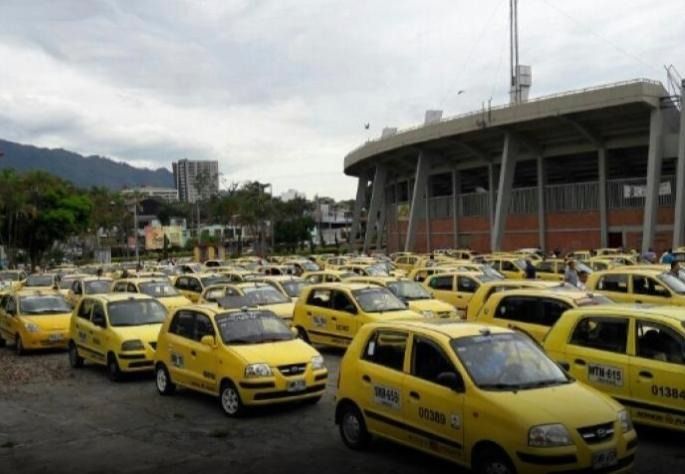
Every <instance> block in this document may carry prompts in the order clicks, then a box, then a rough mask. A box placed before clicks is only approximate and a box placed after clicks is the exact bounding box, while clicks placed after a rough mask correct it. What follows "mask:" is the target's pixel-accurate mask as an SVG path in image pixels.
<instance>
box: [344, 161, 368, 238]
mask: <svg viewBox="0 0 685 474" xmlns="http://www.w3.org/2000/svg"><path fill="white" fill-rule="evenodd" d="M368 185H369V178H368V175H367V174H366V171H362V173H361V174H360V175H359V179H358V180H357V198H356V199H355V201H354V212H353V214H352V228H351V229H350V235H349V239H348V241H349V244H350V246H351V247H356V242H357V234H359V232H360V229H361V217H362V208H363V207H364V205H365V204H366V188H367V187H368Z"/></svg>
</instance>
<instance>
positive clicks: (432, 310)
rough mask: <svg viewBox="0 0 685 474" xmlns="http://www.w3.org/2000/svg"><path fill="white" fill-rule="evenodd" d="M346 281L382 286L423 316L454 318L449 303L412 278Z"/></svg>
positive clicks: (348, 280) (455, 313)
mask: <svg viewBox="0 0 685 474" xmlns="http://www.w3.org/2000/svg"><path fill="white" fill-rule="evenodd" d="M345 281H346V282H348V283H362V284H367V285H378V286H384V287H386V288H388V289H389V290H390V291H392V292H393V294H394V295H395V296H397V297H398V298H399V299H401V300H402V301H404V302H405V303H407V306H408V307H409V309H411V310H412V311H416V312H417V313H419V314H420V315H421V316H423V317H424V318H440V319H449V318H452V319H456V318H458V317H459V315H458V314H457V311H456V310H455V309H454V306H452V305H451V304H449V303H445V302H444V301H440V300H438V299H436V298H433V297H432V296H431V294H430V292H429V291H428V290H426V288H425V287H424V286H423V285H421V284H419V283H417V282H415V281H412V280H408V279H406V278H395V277H353V278H348V279H347V280H345Z"/></svg>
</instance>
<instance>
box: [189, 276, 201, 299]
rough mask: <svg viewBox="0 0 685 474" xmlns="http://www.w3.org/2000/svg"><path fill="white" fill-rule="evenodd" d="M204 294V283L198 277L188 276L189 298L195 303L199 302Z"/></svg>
mask: <svg viewBox="0 0 685 474" xmlns="http://www.w3.org/2000/svg"><path fill="white" fill-rule="evenodd" d="M201 294H202V283H201V282H200V280H199V279H198V278H195V277H188V298H189V299H190V301H192V302H193V303H197V302H198V300H199V299H200V295H201Z"/></svg>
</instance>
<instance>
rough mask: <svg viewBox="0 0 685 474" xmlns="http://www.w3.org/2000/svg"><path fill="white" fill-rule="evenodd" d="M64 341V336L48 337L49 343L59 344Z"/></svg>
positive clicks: (54, 335) (52, 335)
mask: <svg viewBox="0 0 685 474" xmlns="http://www.w3.org/2000/svg"><path fill="white" fill-rule="evenodd" d="M61 340H62V335H61V334H50V335H49V336H48V341H50V342H58V341H61Z"/></svg>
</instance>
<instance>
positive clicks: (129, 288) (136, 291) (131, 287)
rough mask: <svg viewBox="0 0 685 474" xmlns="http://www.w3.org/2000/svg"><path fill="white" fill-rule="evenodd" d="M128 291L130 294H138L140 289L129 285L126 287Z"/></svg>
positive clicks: (131, 284)
mask: <svg viewBox="0 0 685 474" xmlns="http://www.w3.org/2000/svg"><path fill="white" fill-rule="evenodd" d="M126 291H127V292H129V293H138V289H137V288H136V285H134V284H133V283H129V284H128V286H127V287H126Z"/></svg>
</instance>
